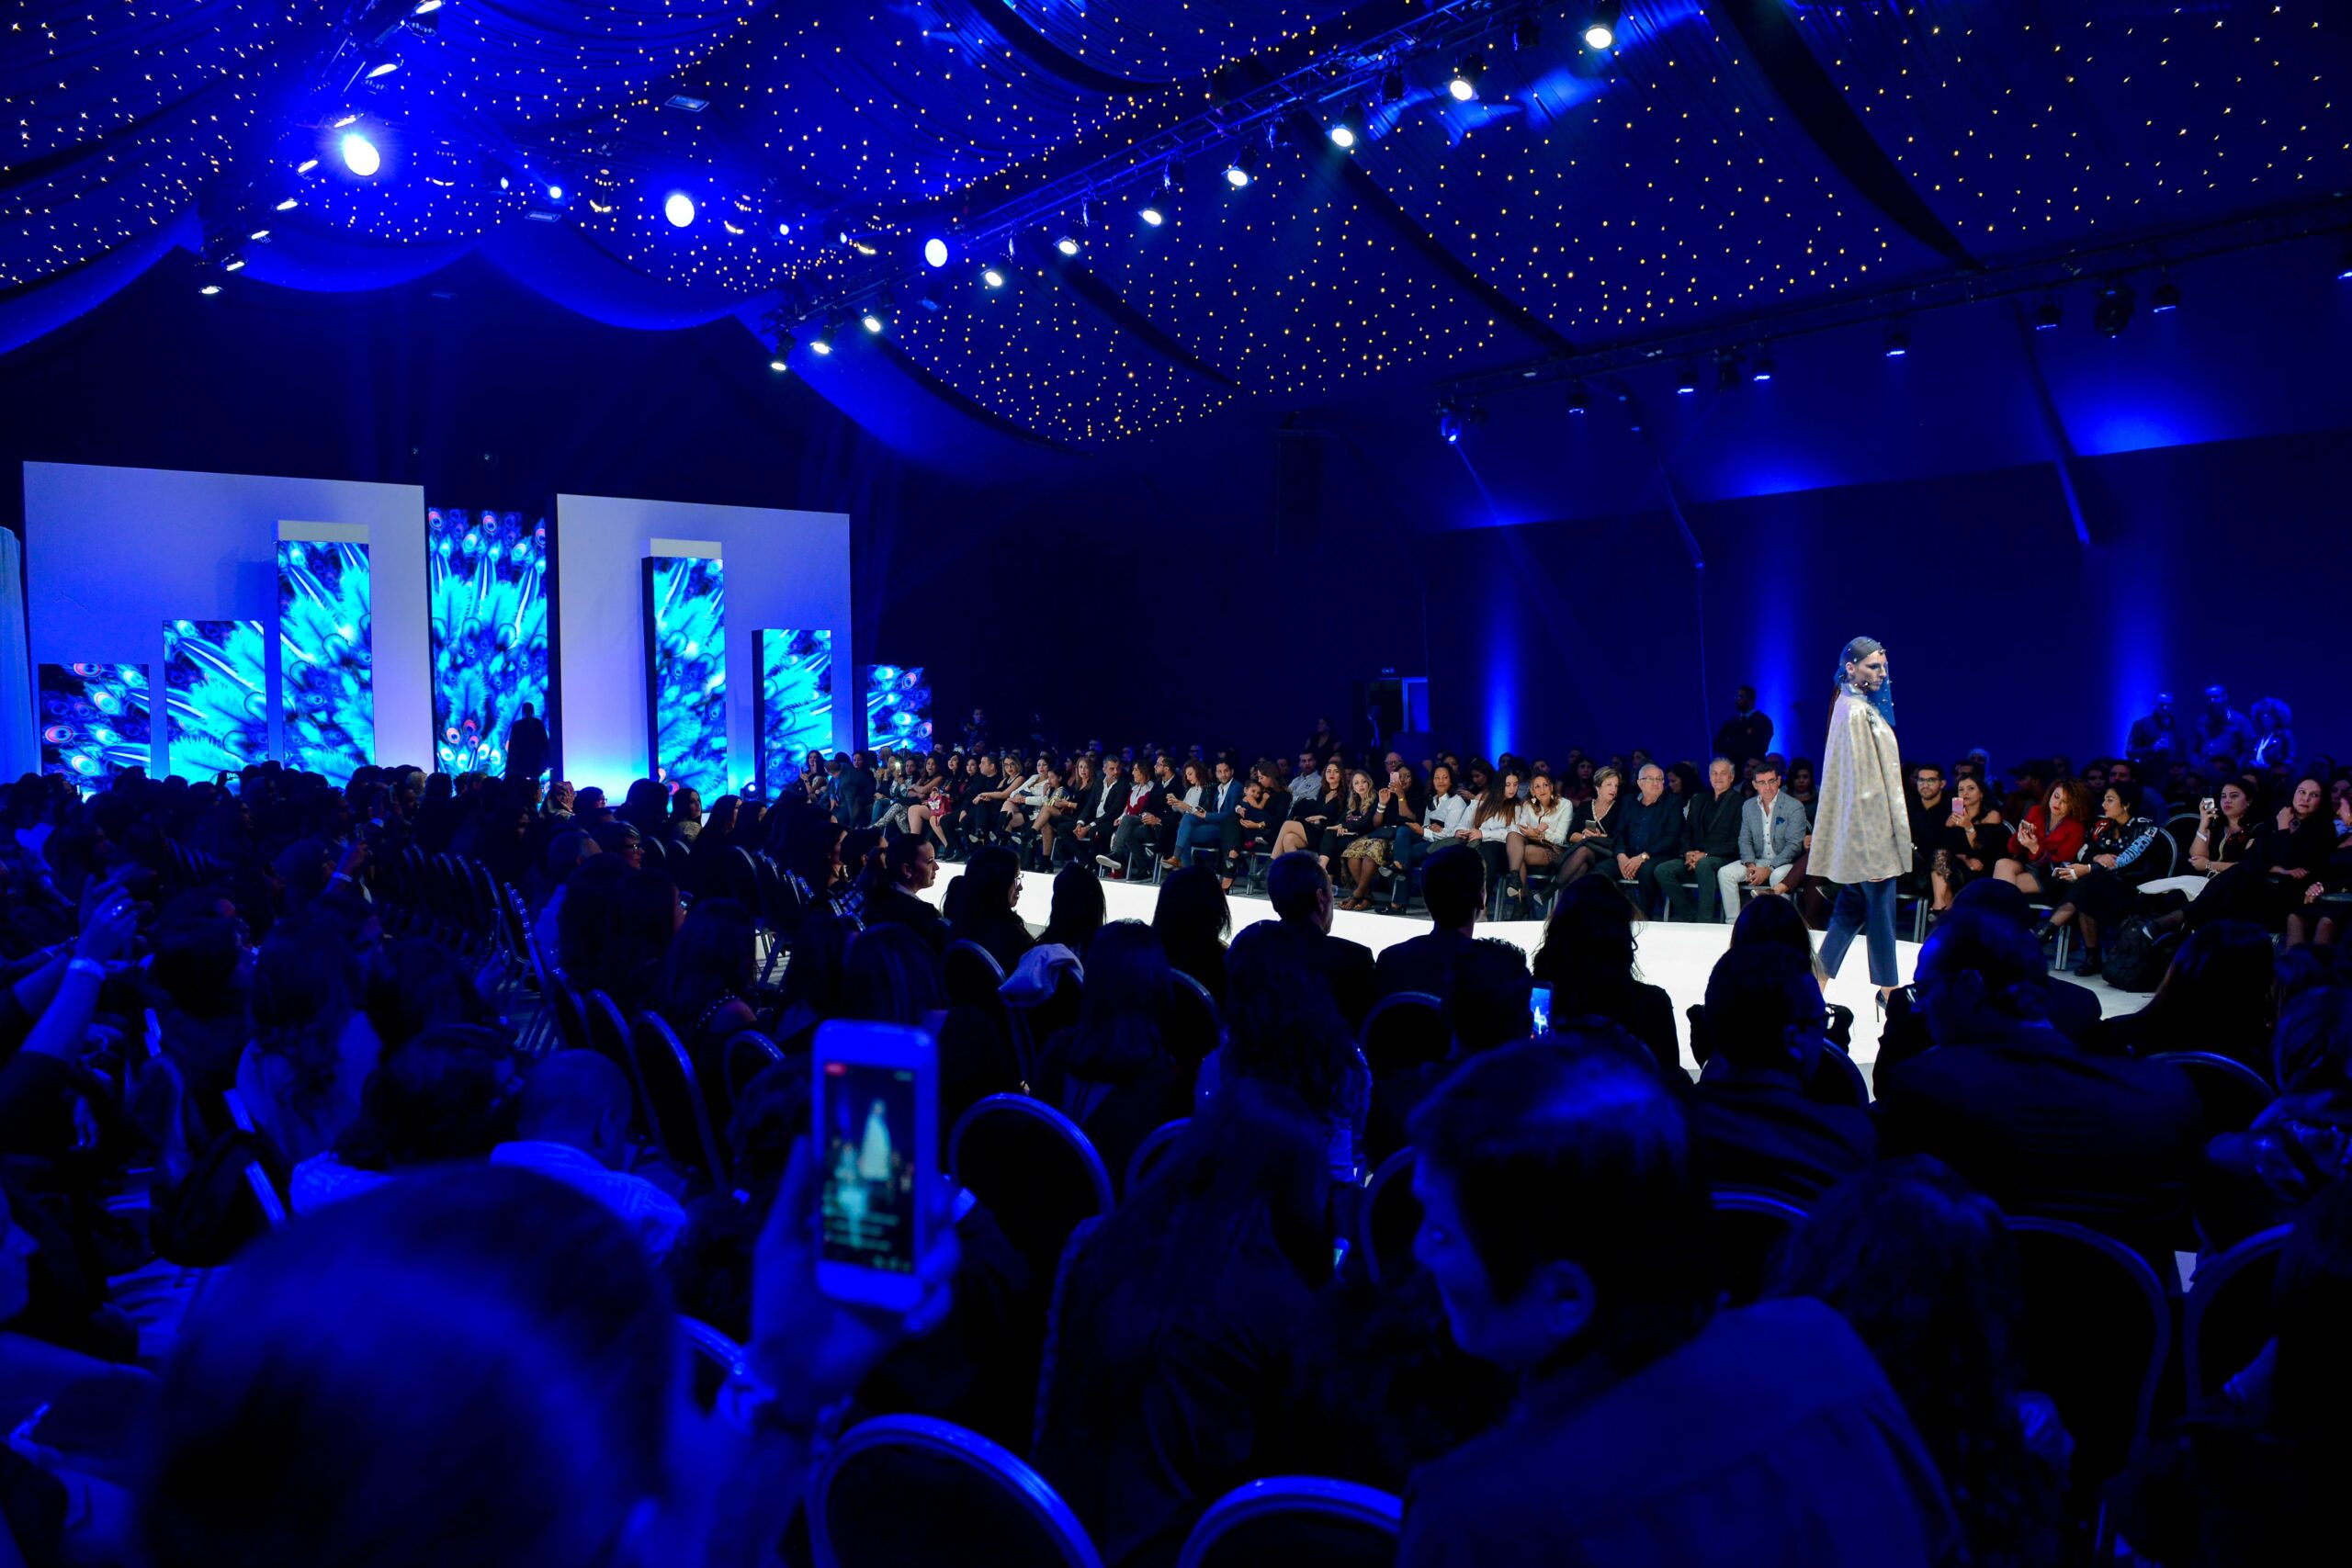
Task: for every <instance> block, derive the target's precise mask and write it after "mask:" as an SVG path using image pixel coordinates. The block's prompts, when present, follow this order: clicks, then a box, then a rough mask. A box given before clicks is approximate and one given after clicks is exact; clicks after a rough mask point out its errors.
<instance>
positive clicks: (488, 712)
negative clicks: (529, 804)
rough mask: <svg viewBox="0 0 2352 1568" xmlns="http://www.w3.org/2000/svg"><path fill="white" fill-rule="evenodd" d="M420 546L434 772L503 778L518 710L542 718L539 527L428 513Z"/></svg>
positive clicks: (509, 515)
mask: <svg viewBox="0 0 2352 1568" xmlns="http://www.w3.org/2000/svg"><path fill="white" fill-rule="evenodd" d="M424 547H425V562H426V572H427V576H428V577H429V579H430V589H431V597H432V609H431V614H432V617H433V730H434V750H435V766H436V767H438V768H439V769H441V770H442V771H444V772H448V773H469V772H484V773H503V772H504V771H505V768H506V732H507V731H508V730H509V729H510V728H513V726H514V723H515V716H516V715H517V714H518V713H519V712H521V710H522V705H524V704H525V703H529V704H530V705H531V706H532V708H533V710H534V711H535V712H537V714H538V715H539V716H541V717H542V718H544V717H546V716H547V712H548V597H547V576H548V530H547V525H546V524H545V523H541V522H534V521H532V520H529V519H527V518H526V517H525V516H524V515H523V514H522V513H519V512H467V511H463V510H461V509H458V508H456V507H436V508H434V509H432V510H430V511H428V512H427V513H425V529H424ZM548 728H549V730H550V732H552V730H553V728H554V726H553V725H549V726H548Z"/></svg>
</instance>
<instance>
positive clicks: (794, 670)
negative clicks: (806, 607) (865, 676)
mask: <svg viewBox="0 0 2352 1568" xmlns="http://www.w3.org/2000/svg"><path fill="white" fill-rule="evenodd" d="M759 707H760V711H759V736H760V790H761V793H763V794H764V795H768V796H769V797H771V798H773V797H775V795H779V794H781V793H782V792H783V791H784V790H786V789H787V788H789V787H790V786H791V784H793V782H794V781H795V780H797V779H798V778H799V777H800V763H801V760H802V759H803V758H805V757H807V756H808V754H809V752H810V751H811V750H831V749H832V744H833V634H832V633H831V632H829V631H779V630H775V629H773V628H771V629H768V630H763V631H762V632H761V633H760V704H759Z"/></svg>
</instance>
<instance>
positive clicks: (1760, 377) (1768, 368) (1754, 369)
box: [1747, 353, 1772, 382]
mask: <svg viewBox="0 0 2352 1568" xmlns="http://www.w3.org/2000/svg"><path fill="white" fill-rule="evenodd" d="M1747 378H1748V379H1749V380H1751V381H1757V382H1763V381H1770V379H1771V378H1772V356H1771V355H1770V353H1759V354H1758V355H1757V356H1756V357H1755V359H1754V360H1752V361H1750V362H1749V364H1748V367H1747Z"/></svg>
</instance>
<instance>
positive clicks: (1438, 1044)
mask: <svg viewBox="0 0 2352 1568" xmlns="http://www.w3.org/2000/svg"><path fill="white" fill-rule="evenodd" d="M1451 1043H1452V1042H1451V1041H1450V1040H1449V1038H1448V1036H1447V1032H1446V1027H1445V1016H1444V1011H1443V1004H1442V1003H1441V1002H1440V1001H1439V1000H1438V999H1437V998H1435V997H1432V996H1430V994H1429V993H1428V992H1426V991H1398V992H1397V993H1396V994H1395V995H1393V996H1386V997H1383V998H1380V1000H1379V1001H1378V1002H1377V1003H1375V1004H1374V1007H1373V1010H1371V1011H1370V1012H1368V1013H1366V1014H1365V1015H1364V1020H1363V1059H1364V1065H1365V1066H1369V1067H1370V1068H1371V1069H1372V1076H1373V1077H1376V1078H1385V1077H1393V1076H1395V1075H1396V1074H1397V1073H1403V1072H1410V1071H1411V1070H1412V1069H1413V1068H1415V1067H1418V1066H1423V1065H1425V1064H1427V1063H1430V1062H1434V1061H1436V1060H1437V1059H1438V1058H1439V1057H1441V1056H1442V1055H1445V1053H1446V1048H1447V1046H1448V1045H1449V1044H1451Z"/></svg>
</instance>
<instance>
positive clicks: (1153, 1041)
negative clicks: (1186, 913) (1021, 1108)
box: [1036, 920, 1192, 1191]
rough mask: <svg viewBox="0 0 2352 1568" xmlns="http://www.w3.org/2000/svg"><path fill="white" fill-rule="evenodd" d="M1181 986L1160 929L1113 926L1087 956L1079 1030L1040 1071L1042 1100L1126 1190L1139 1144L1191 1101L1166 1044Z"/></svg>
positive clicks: (1052, 1049) (1056, 1045)
mask: <svg viewBox="0 0 2352 1568" xmlns="http://www.w3.org/2000/svg"><path fill="white" fill-rule="evenodd" d="M1173 984H1174V982H1173V981H1172V980H1171V979H1170V971H1169V967H1168V954H1167V951H1166V950H1165V949H1164V948H1163V947H1162V946H1161V945H1160V941H1159V933H1158V932H1157V931H1153V930H1152V929H1151V928H1150V927H1149V926H1148V925H1145V924H1144V923H1143V922H1142V921H1141V920H1115V921H1114V922H1112V923H1111V924H1110V925H1107V926H1104V927H1103V929H1102V931H1100V932H1098V933H1097V934H1096V936H1095V938H1094V942H1093V944H1092V945H1091V947H1089V948H1088V949H1087V953H1086V989H1085V992H1084V994H1083V999H1082V1000H1081V1001H1080V1008H1079V1015H1078V1022H1077V1023H1076V1024H1075V1025H1073V1026H1072V1027H1070V1028H1069V1029H1065V1030H1063V1031H1061V1032H1059V1033H1057V1034H1056V1035H1055V1036H1054V1037H1053V1038H1052V1039H1050V1040H1048V1041H1046V1049H1045V1054H1044V1060H1043V1064H1042V1065H1041V1066H1040V1067H1039V1069H1038V1074H1037V1084H1036V1095H1037V1098H1038V1099H1039V1100H1044V1101H1045V1102H1046V1104H1048V1105H1051V1106H1053V1107H1055V1108H1056V1109H1057V1110H1058V1111H1061V1113H1062V1114H1063V1115H1065V1116H1067V1117H1069V1119H1070V1120H1071V1121H1073V1122H1077V1123H1078V1125H1079V1127H1080V1130H1081V1131H1083V1132H1084V1133H1085V1134H1086V1135H1087V1137H1088V1138H1089V1139H1091V1140H1092V1142H1093V1145H1094V1150H1095V1152H1096V1153H1097V1154H1099V1155H1101V1156H1103V1166H1104V1167H1105V1168H1107V1169H1108V1170H1109V1171H1110V1173H1111V1181H1112V1185H1113V1186H1114V1187H1117V1188H1119V1189H1120V1190H1123V1191H1124V1190H1125V1184H1126V1174H1127V1162H1128V1160H1129V1158H1130V1157H1131V1156H1133V1155H1134V1154H1135V1150H1136V1145H1137V1144H1140V1143H1142V1142H1143V1140H1144V1139H1145V1138H1146V1137H1147V1136H1148V1135H1149V1134H1150V1133H1151V1131H1152V1129H1153V1128H1155V1127H1158V1126H1159V1125H1160V1123H1162V1122H1170V1121H1173V1120H1175V1119H1176V1118H1177V1117H1180V1116H1182V1115H1183V1114H1184V1113H1185V1111H1186V1109H1187V1107H1188V1105H1189V1103H1190V1101H1191V1097H1192V1086H1191V1084H1190V1082H1189V1081H1187V1080H1188V1077H1189V1075H1187V1074H1186V1073H1184V1072H1183V1071H1182V1069H1181V1068H1180V1067H1179V1066H1177V1063H1176V1059H1175V1058H1174V1057H1173V1056H1171V1055H1169V1052H1168V1048H1167V1045H1166V1043H1165V1041H1164V1037H1163V1025H1164V1021H1165V1020H1166V1018H1167V1014H1168V1001H1169V997H1170V988H1171V987H1172V986H1173Z"/></svg>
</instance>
